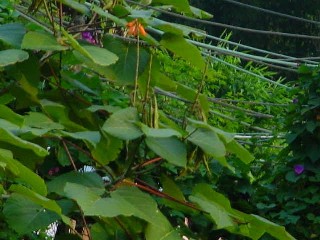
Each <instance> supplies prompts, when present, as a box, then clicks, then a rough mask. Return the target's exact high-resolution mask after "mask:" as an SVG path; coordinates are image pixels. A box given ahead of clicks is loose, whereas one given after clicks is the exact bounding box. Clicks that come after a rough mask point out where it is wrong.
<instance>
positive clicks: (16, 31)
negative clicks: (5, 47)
mask: <svg viewBox="0 0 320 240" xmlns="http://www.w3.org/2000/svg"><path fill="white" fill-rule="evenodd" d="M25 33H26V29H25V27H24V26H23V25H22V24H21V23H8V24H3V25H1V26H0V40H1V41H3V42H5V43H7V44H10V45H11V46H13V47H16V48H20V45H21V42H22V38H23V36H24V34H25Z"/></svg>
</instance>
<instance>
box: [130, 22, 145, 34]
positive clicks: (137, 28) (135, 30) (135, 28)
mask: <svg viewBox="0 0 320 240" xmlns="http://www.w3.org/2000/svg"><path fill="white" fill-rule="evenodd" d="M127 28H128V34H129V35H132V36H138V35H139V34H140V35H142V36H146V35H147V33H146V31H145V30H144V27H143V26H142V24H141V23H139V22H138V19H135V20H133V21H131V22H128V23H127Z"/></svg>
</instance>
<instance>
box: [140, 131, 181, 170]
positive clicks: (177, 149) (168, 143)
mask: <svg viewBox="0 0 320 240" xmlns="http://www.w3.org/2000/svg"><path fill="white" fill-rule="evenodd" d="M145 141H146V144H147V146H148V147H149V148H150V149H151V150H152V151H154V152H155V153H156V154H157V155H159V156H161V157H162V158H164V159H166V160H167V161H168V162H170V163H172V164H174V165H177V166H180V167H185V166H186V164H187V150H186V146H185V145H184V144H183V143H182V142H181V141H180V140H179V139H177V138H176V137H168V138H154V137H147V138H146V140H145Z"/></svg>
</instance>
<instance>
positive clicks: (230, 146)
mask: <svg viewBox="0 0 320 240" xmlns="http://www.w3.org/2000/svg"><path fill="white" fill-rule="evenodd" d="M226 147H227V151H228V152H231V153H234V154H235V155H236V156H237V157H238V158H239V159H240V160H241V161H242V162H244V163H245V164H249V163H251V162H252V161H253V160H254V156H253V155H252V154H251V153H250V152H249V151H248V150H247V149H245V148H244V147H243V146H242V145H240V143H238V142H236V141H235V140H233V141H231V142H229V143H227V144H226Z"/></svg>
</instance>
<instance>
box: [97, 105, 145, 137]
mask: <svg viewBox="0 0 320 240" xmlns="http://www.w3.org/2000/svg"><path fill="white" fill-rule="evenodd" d="M138 121H139V119H138V111H137V109H135V108H132V107H130V108H125V109H121V110H119V111H117V112H115V113H113V114H112V115H111V116H110V117H109V118H108V119H107V121H106V122H105V123H104V124H103V126H102V130H103V131H105V132H106V133H108V134H110V135H112V136H114V137H117V138H120V139H122V140H133V139H136V138H138V137H140V136H141V135H142V132H141V131H140V129H139V128H138V127H137V125H136V123H137V122H138Z"/></svg>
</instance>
